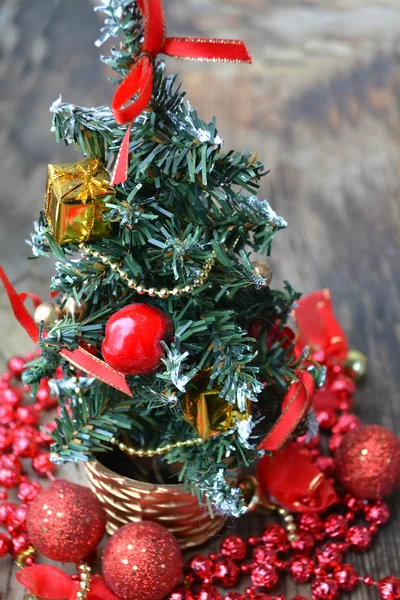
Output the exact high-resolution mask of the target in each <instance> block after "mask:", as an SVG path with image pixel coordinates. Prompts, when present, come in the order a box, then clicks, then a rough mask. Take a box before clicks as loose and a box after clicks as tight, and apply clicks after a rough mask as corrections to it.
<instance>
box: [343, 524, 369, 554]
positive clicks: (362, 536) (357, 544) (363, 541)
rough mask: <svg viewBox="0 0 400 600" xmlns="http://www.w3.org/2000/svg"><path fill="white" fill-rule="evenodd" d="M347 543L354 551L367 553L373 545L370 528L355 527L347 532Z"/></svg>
mask: <svg viewBox="0 0 400 600" xmlns="http://www.w3.org/2000/svg"><path fill="white" fill-rule="evenodd" d="M346 542H347V543H348V544H349V545H350V547H351V549H352V550H355V551H356V552H365V551H366V550H368V548H369V547H370V545H371V542H372V535H371V532H370V531H369V530H368V527H364V525H353V526H352V527H350V529H349V530H348V532H347V535H346Z"/></svg>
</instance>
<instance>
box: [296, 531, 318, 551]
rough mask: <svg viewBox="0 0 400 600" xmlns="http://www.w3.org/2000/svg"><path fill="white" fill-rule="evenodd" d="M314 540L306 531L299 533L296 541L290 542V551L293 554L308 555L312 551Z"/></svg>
mask: <svg viewBox="0 0 400 600" xmlns="http://www.w3.org/2000/svg"><path fill="white" fill-rule="evenodd" d="M314 546H315V538H314V536H313V535H312V533H309V532H308V531H301V530H300V531H299V532H298V534H297V537H296V539H295V540H294V541H293V542H292V549H293V552H294V553H295V554H304V555H309V554H311V552H312V551H313V550H314Z"/></svg>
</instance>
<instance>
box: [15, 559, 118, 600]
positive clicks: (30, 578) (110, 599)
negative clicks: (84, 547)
mask: <svg viewBox="0 0 400 600" xmlns="http://www.w3.org/2000/svg"><path fill="white" fill-rule="evenodd" d="M15 577H16V578H17V579H18V581H19V583H21V584H22V585H23V586H24V587H25V588H26V589H27V590H28V591H29V592H31V594H34V596H36V598H37V600H75V599H76V594H77V592H78V591H79V584H78V582H77V581H74V580H73V579H71V577H69V576H68V575H67V574H66V573H64V572H63V571H61V570H60V569H57V567H52V566H50V565H33V566H32V567H27V568H26V569H22V570H21V571H19V572H18V573H16V574H15ZM86 598H87V600H118V598H117V596H115V594H113V593H112V592H111V591H110V590H109V588H108V587H107V585H106V583H105V581H104V579H103V577H101V575H94V576H93V577H92V580H91V583H90V589H89V592H88V594H87V596H86Z"/></svg>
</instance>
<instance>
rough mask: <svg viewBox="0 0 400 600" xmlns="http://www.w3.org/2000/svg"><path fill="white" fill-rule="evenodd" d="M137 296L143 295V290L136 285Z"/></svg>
mask: <svg viewBox="0 0 400 600" xmlns="http://www.w3.org/2000/svg"><path fill="white" fill-rule="evenodd" d="M136 291H137V293H138V294H144V288H143V286H142V285H138V286H137V288H136Z"/></svg>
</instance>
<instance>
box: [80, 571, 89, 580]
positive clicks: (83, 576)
mask: <svg viewBox="0 0 400 600" xmlns="http://www.w3.org/2000/svg"><path fill="white" fill-rule="evenodd" d="M81 579H82V581H88V580H89V575H88V574H87V573H82V574H81Z"/></svg>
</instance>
